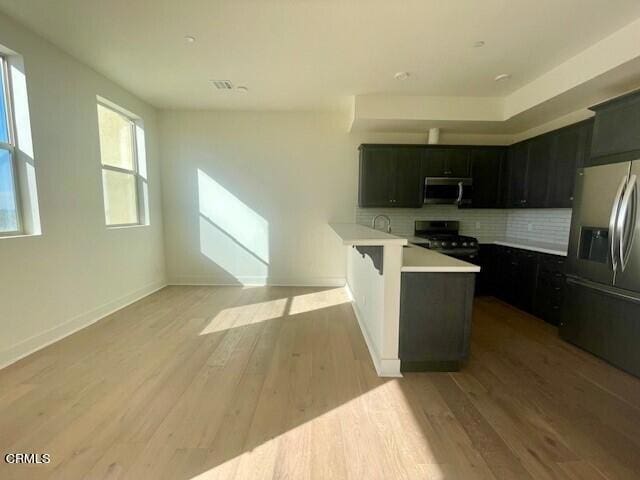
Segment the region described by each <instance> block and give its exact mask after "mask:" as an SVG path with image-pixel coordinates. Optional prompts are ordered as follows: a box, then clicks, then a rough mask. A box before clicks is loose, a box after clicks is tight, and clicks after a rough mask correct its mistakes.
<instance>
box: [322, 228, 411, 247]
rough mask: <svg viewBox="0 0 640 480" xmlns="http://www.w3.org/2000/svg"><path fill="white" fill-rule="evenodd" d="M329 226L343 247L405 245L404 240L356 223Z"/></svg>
mask: <svg viewBox="0 0 640 480" xmlns="http://www.w3.org/2000/svg"><path fill="white" fill-rule="evenodd" d="M329 226H330V227H331V228H333V230H334V232H336V234H338V236H339V237H340V238H341V239H342V243H343V244H344V245H363V246H365V245H366V246H378V245H380V246H383V245H406V244H407V239H406V238H402V237H396V236H395V235H391V234H390V233H386V232H383V231H381V230H374V229H373V228H369V227H365V226H364V225H358V224H357V223H330V224H329Z"/></svg>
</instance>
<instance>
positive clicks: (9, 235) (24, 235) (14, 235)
mask: <svg viewBox="0 0 640 480" xmlns="http://www.w3.org/2000/svg"><path fill="white" fill-rule="evenodd" d="M41 236H42V233H7V234H5V233H3V234H1V235H0V241H2V240H5V239H8V238H30V237H41Z"/></svg>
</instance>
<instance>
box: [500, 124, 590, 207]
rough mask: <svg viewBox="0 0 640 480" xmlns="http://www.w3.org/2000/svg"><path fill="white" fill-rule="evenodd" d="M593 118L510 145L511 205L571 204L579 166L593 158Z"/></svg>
mask: <svg viewBox="0 0 640 480" xmlns="http://www.w3.org/2000/svg"><path fill="white" fill-rule="evenodd" d="M592 126H593V121H592V120H585V121H583V122H579V123H576V124H573V125H569V126H568V127H564V128H561V129H559V130H554V131H552V132H549V133H545V134H543V135H539V136H537V137H534V138H530V139H528V140H525V141H523V142H518V143H515V144H513V145H511V146H509V149H508V160H507V168H506V174H505V180H504V181H505V183H506V185H507V186H508V195H507V202H506V206H507V207H509V208H571V205H572V202H573V186H574V183H575V176H576V169H578V168H580V167H582V166H583V165H584V163H585V159H587V158H589V146H590V141H591V129H592Z"/></svg>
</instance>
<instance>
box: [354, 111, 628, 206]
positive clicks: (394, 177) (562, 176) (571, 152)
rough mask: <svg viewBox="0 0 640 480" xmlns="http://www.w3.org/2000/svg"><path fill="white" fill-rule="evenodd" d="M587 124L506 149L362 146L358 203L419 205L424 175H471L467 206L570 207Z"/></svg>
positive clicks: (583, 160) (586, 150)
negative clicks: (470, 200) (471, 190)
mask: <svg viewBox="0 0 640 480" xmlns="http://www.w3.org/2000/svg"><path fill="white" fill-rule="evenodd" d="M592 128H593V120H592V119H590V120H585V121H583V122H579V123H576V124H574V125H569V126H568V127H564V128H561V129H558V130H554V131H552V132H549V133H545V134H543V135H539V136H537V137H534V138H530V139H528V140H525V141H522V142H518V143H515V144H513V145H510V146H509V147H494V146H472V145H374V144H363V145H361V146H360V182H359V187H358V205H359V206H360V207H404V208H418V207H421V206H422V205H423V202H424V199H423V195H424V179H425V177H460V178H464V177H469V176H471V177H472V178H473V196H472V202H471V205H465V206H464V207H467V208H570V207H571V204H572V202H573V186H574V182H575V175H576V169H577V168H580V167H582V166H583V165H586V164H588V162H589V161H590V160H589V158H590V144H591V135H592ZM593 141H594V142H595V141H596V139H595V138H594V140H593ZM638 153H639V154H640V151H639V152H638Z"/></svg>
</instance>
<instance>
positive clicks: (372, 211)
mask: <svg viewBox="0 0 640 480" xmlns="http://www.w3.org/2000/svg"><path fill="white" fill-rule="evenodd" d="M380 214H383V215H387V216H388V217H389V218H390V219H391V230H392V233H395V234H396V235H407V236H408V235H413V227H414V221H416V220H458V221H459V222H460V233H461V234H463V235H470V236H473V237H476V238H478V240H479V241H480V242H491V241H493V240H500V239H504V238H506V237H509V238H520V239H524V240H534V241H538V242H548V243H555V244H562V245H566V244H567V243H568V241H569V226H570V224H571V209H568V208H566V209H531V210H529V209H523V210H520V209H518V210H497V209H459V208H457V207H456V206H455V205H427V206H424V207H422V208H357V207H356V223H359V224H362V225H367V226H371V221H372V220H373V218H374V217H375V216H376V215H380Z"/></svg>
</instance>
